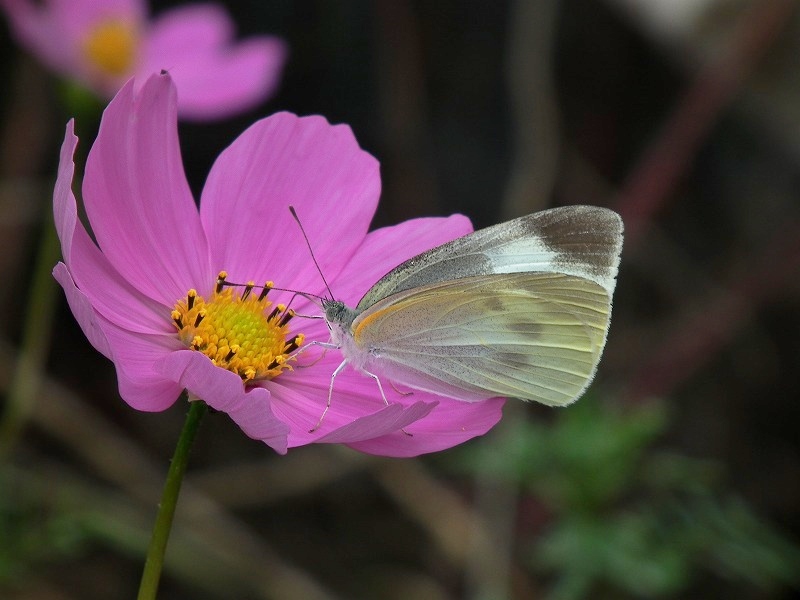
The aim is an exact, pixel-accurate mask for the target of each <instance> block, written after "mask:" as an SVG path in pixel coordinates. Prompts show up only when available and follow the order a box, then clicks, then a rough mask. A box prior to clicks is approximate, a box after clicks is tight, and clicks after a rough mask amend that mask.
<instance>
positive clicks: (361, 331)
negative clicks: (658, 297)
mask: <svg viewBox="0 0 800 600" xmlns="http://www.w3.org/2000/svg"><path fill="white" fill-rule="evenodd" d="M622 239H623V224H622V219H621V218H620V217H619V215H618V214H617V213H615V212H613V211H611V210H608V209H605V208H599V207H595V206H565V207H560V208H553V209H550V210H545V211H541V212H537V213H533V214H530V215H527V216H524V217H520V218H518V219H514V220H511V221H507V222H505V223H500V224H498V225H494V226H492V227H488V228H486V229H481V230H479V231H475V232H473V233H471V234H468V235H466V236H464V237H460V238H457V239H455V240H452V241H450V242H447V243H445V244H442V245H441V246H437V247H436V248H433V249H431V250H428V251H426V252H423V253H422V254H419V255H417V256H415V257H413V258H411V259H409V260H407V261H405V262H404V263H402V264H400V265H398V266H397V267H395V268H394V269H392V270H391V271H389V272H388V273H387V274H386V275H384V276H383V277H381V278H380V279H379V280H378V282H377V283H375V285H373V286H372V288H370V289H369V291H367V293H366V294H365V295H364V297H363V298H362V299H361V301H360V302H359V303H358V305H357V306H356V307H355V308H350V307H348V306H346V305H345V304H344V303H343V302H341V301H338V300H329V299H324V300H322V307H323V309H324V313H325V314H324V316H325V321H326V323H327V325H328V328H329V329H330V334H331V341H330V343H327V344H324V343H323V344H319V345H322V346H326V347H329V348H338V349H339V350H340V351H341V353H342V355H343V358H344V359H343V361H342V363H341V364H340V365H339V366H338V367H337V369H336V370H335V371H334V372H333V374H332V376H331V384H330V389H329V394H328V404H327V406H326V409H325V411H326V412H327V410H328V408H329V407H330V402H331V395H332V393H333V381H334V379H335V377H336V375H338V374H339V373H340V372H341V371H342V370H343V369H344V368H345V366H347V365H350V366H351V367H353V368H355V369H356V370H357V371H361V372H362V373H365V374H366V375H369V376H371V377H372V378H373V379H375V381H376V382H377V384H378V387H379V389H380V392H381V396H382V397H383V400H384V403H387V404H388V402H387V400H386V395H385V393H384V390H383V386H382V385H381V378H384V379H386V380H388V381H390V382H392V384H393V385H394V384H399V385H400V386H405V387H408V388H411V389H417V390H424V391H426V392H431V393H433V394H437V395H442V396H447V397H452V398H455V399H458V400H463V401H466V402H476V401H480V400H485V399H488V398H492V397H497V396H506V397H514V398H520V399H522V400H532V401H535V402H540V403H542V404H546V405H550V406H565V405H567V404H570V403H572V402H574V401H575V400H577V399H578V398H579V397H580V396H581V395H582V394H583V392H584V391H585V390H586V388H587V387H588V385H589V383H590V382H591V381H592V378H593V377H594V374H595V371H596V370H597V365H598V363H599V361H600V356H601V354H602V352H603V347H604V346H605V343H606V336H607V334H608V328H609V323H610V319H611V300H612V296H613V294H614V287H615V284H616V276H617V270H618V267H619V261H620V252H621V250H622ZM324 414H325V413H323V417H324ZM321 422H322V418H320V421H319V423H318V424H317V427H318V426H319V424H320V423H321ZM315 429H316V427H315ZM312 431H313V430H312Z"/></svg>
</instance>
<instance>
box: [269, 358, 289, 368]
mask: <svg viewBox="0 0 800 600" xmlns="http://www.w3.org/2000/svg"><path fill="white" fill-rule="evenodd" d="M285 362H286V357H285V356H278V357H276V358H275V360H273V361H272V362H271V363H269V366H268V367H267V369H274V368H275V367H277V366H280V365H282V364H283V363H285Z"/></svg>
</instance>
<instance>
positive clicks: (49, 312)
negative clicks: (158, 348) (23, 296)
mask: <svg viewBox="0 0 800 600" xmlns="http://www.w3.org/2000/svg"><path fill="white" fill-rule="evenodd" d="M45 214H46V215H49V216H48V217H46V218H45V219H44V228H43V231H42V235H41V237H40V239H39V248H38V251H37V256H36V265H35V266H34V273H33V281H32V282H31V288H30V292H29V296H28V304H27V313H26V314H25V322H24V324H23V329H22V341H21V344H20V350H19V358H18V359H17V368H16V369H15V370H14V375H13V376H12V380H11V384H10V385H9V389H8V396H7V398H6V403H5V409H4V410H3V415H2V417H0V461H2V460H4V459H5V458H6V457H7V456H8V455H9V453H10V452H11V451H12V450H13V448H14V445H15V444H16V442H17V439H18V438H19V436H20V434H21V433H22V430H23V429H24V427H25V423H26V422H27V421H28V419H29V418H30V415H31V413H32V412H33V406H34V402H35V401H36V394H37V393H38V391H39V385H40V383H41V381H42V373H43V372H44V364H45V361H46V360H47V354H48V352H49V350H50V336H51V330H52V324H53V314H54V312H55V307H56V297H57V294H56V290H57V287H58V286H56V281H55V279H53V273H52V272H53V266H54V265H55V264H56V261H57V260H58V258H59V255H60V248H59V244H58V236H57V235H56V229H55V226H54V225H53V212H52V211H50V210H47V211H46V213H45Z"/></svg>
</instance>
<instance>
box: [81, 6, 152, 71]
mask: <svg viewBox="0 0 800 600" xmlns="http://www.w3.org/2000/svg"><path fill="white" fill-rule="evenodd" d="M138 38H139V36H138V32H137V30H136V26H135V24H134V23H131V22H129V21H125V20H122V19H111V20H106V21H101V22H100V23H98V24H97V25H95V26H94V27H92V28H91V29H90V31H89V33H88V35H87V36H86V37H85V38H84V40H83V53H84V56H86V58H87V59H88V60H89V61H90V62H91V63H92V65H94V67H95V68H97V69H98V70H100V71H101V72H103V73H106V74H108V75H111V76H115V77H116V76H120V75H125V74H127V73H129V72H130V71H131V70H132V69H133V63H134V60H135V57H136V52H137V48H138V42H139V39H138Z"/></svg>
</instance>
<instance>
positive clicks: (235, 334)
mask: <svg viewBox="0 0 800 600" xmlns="http://www.w3.org/2000/svg"><path fill="white" fill-rule="evenodd" d="M226 277H227V274H226V273H225V272H224V271H223V272H221V273H220V274H219V276H218V278H217V285H216V287H215V289H214V292H213V293H212V295H211V297H210V298H209V299H208V300H206V299H205V298H203V297H202V296H200V295H198V294H197V291H196V290H193V289H192V290H189V291H188V293H187V294H186V298H185V299H184V300H179V301H178V302H177V303H176V304H175V308H174V309H173V311H172V314H171V316H172V321H173V322H174V323H175V326H176V327H177V329H178V335H179V336H180V338H181V341H182V342H183V343H184V344H186V346H187V347H188V348H191V349H192V350H197V351H198V352H202V353H203V354H205V355H206V356H208V357H209V358H210V359H211V361H212V362H213V363H214V364H215V365H217V366H218V367H222V368H223V369H228V370H229V371H233V372H234V373H236V374H237V375H239V377H241V378H242V380H243V381H245V382H248V381H254V380H256V381H257V380H262V379H272V378H273V377H276V376H277V375H279V374H280V373H281V372H282V371H283V370H284V369H290V370H291V368H292V367H291V366H290V365H289V364H288V361H289V359H290V355H291V353H292V352H294V351H295V350H296V349H297V348H298V347H299V346H300V345H302V343H303V335H302V334H299V335H295V336H294V337H292V338H288V335H289V327H288V323H289V320H290V319H291V318H292V317H293V316H294V311H293V310H291V309H289V310H287V309H286V307H285V306H284V305H282V304H278V305H276V306H275V307H273V308H272V309H271V310H269V309H270V307H272V302H270V301H269V300H267V294H268V293H269V290H270V289H271V288H272V283H271V282H268V283H266V284H264V286H262V287H261V290H262V291H261V293H260V294H257V295H256V294H254V293H253V289H254V288H255V284H254V283H253V282H249V283H248V284H247V285H246V286H244V287H243V288H241V289H242V291H241V293H239V292H238V291H235V290H234V286H232V285H231V284H228V283H226V282H225V278H226Z"/></svg>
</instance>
